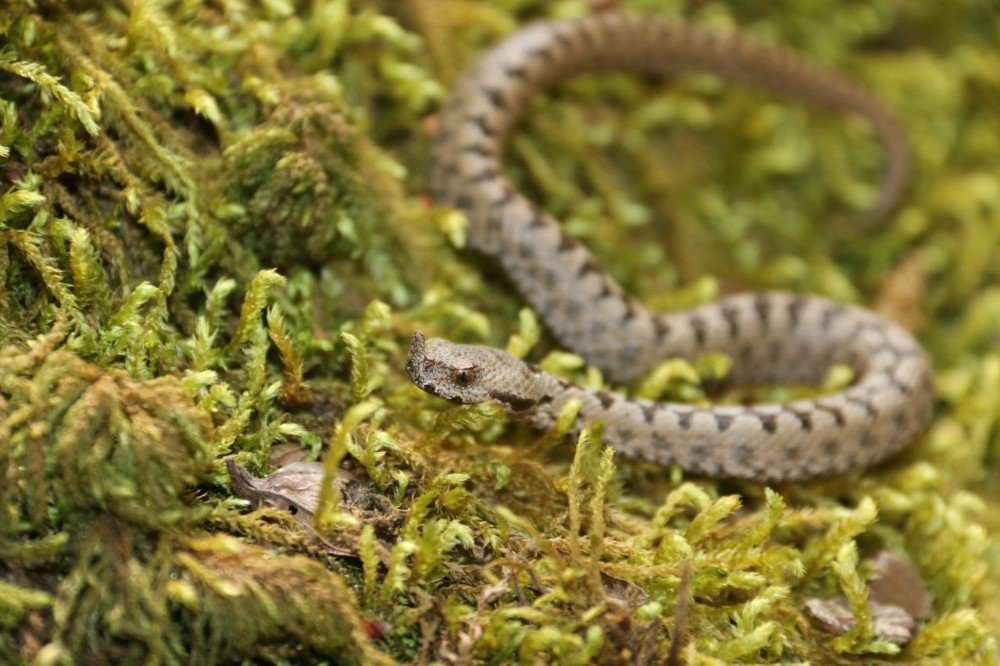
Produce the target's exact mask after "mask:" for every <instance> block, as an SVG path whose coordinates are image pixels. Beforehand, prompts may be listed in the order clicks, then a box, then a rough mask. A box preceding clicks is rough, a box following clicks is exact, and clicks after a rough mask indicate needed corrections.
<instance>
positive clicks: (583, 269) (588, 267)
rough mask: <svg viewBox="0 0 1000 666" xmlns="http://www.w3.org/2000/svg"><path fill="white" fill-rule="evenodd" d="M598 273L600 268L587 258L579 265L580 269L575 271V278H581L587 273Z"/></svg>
mask: <svg viewBox="0 0 1000 666" xmlns="http://www.w3.org/2000/svg"><path fill="white" fill-rule="evenodd" d="M600 272H601V267H600V266H598V265H597V262H596V261H594V259H593V258H592V257H587V258H586V259H584V260H583V263H582V264H580V268H578V269H577V271H576V277H578V278H582V277H583V276H585V275H587V274H588V273H600Z"/></svg>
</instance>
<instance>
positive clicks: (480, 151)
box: [462, 143, 493, 157]
mask: <svg viewBox="0 0 1000 666" xmlns="http://www.w3.org/2000/svg"><path fill="white" fill-rule="evenodd" d="M462 152H463V153H468V154H470V155H479V156H480V157H490V156H491V155H493V151H492V150H490V149H489V147H488V146H486V145H484V144H481V143H468V144H466V145H464V146H462Z"/></svg>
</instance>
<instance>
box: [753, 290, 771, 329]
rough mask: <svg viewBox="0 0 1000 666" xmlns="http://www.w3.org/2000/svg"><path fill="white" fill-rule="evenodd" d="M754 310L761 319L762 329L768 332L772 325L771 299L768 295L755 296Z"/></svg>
mask: <svg viewBox="0 0 1000 666" xmlns="http://www.w3.org/2000/svg"><path fill="white" fill-rule="evenodd" d="M753 309H754V310H755V311H756V312H757V318H758V319H760V325H761V328H763V329H764V330H765V331H766V330H767V329H768V327H769V326H770V325H771V299H769V298H768V297H767V294H755V295H754V297H753Z"/></svg>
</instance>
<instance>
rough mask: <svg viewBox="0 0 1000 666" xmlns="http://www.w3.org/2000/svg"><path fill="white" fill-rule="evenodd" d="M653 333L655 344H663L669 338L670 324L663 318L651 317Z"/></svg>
mask: <svg viewBox="0 0 1000 666" xmlns="http://www.w3.org/2000/svg"><path fill="white" fill-rule="evenodd" d="M653 333H654V335H656V340H657V342H663V341H664V340H666V339H667V338H668V337H669V336H670V324H668V323H667V320H666V318H665V317H653Z"/></svg>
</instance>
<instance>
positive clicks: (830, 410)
mask: <svg viewBox="0 0 1000 666" xmlns="http://www.w3.org/2000/svg"><path fill="white" fill-rule="evenodd" d="M816 409H818V410H820V411H823V412H826V413H827V414H829V415H830V416H832V417H833V419H834V421H836V422H837V427H839V428H843V427H844V424H845V423H846V421H845V419H844V412H843V411H841V410H840V408H839V407H830V406H829V405H822V404H820V403H818V402H817V403H816Z"/></svg>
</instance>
